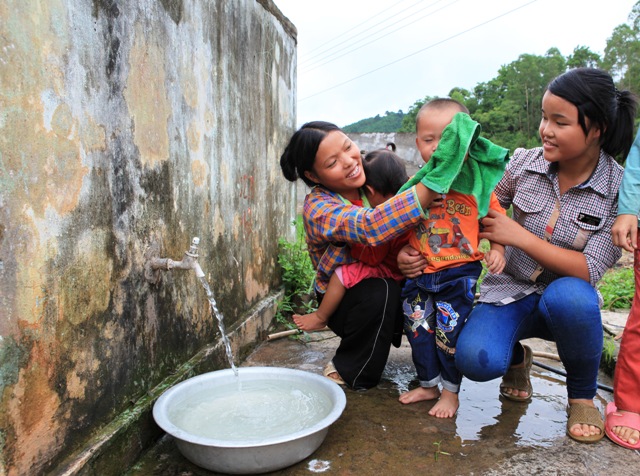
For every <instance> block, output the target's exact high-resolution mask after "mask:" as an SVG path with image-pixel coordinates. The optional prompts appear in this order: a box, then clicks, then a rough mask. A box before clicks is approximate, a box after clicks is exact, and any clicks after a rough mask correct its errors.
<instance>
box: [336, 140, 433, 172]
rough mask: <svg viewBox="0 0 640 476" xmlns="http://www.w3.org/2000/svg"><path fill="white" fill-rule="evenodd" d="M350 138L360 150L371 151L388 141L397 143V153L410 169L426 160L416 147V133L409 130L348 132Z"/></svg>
mask: <svg viewBox="0 0 640 476" xmlns="http://www.w3.org/2000/svg"><path fill="white" fill-rule="evenodd" d="M348 135H349V138H350V139H351V140H352V141H353V142H354V143H355V144H357V145H358V147H359V148H360V150H365V151H367V152H370V151H372V150H375V149H380V148H383V147H385V146H386V144H387V143H388V142H393V143H394V144H395V145H396V154H398V155H399V156H400V157H402V158H403V159H404V160H405V162H406V164H407V168H408V170H410V171H411V170H413V171H415V170H417V169H418V168H420V167H422V165H423V164H424V162H423V161H422V157H420V153H419V152H418V149H417V148H416V135H415V134H413V133H407V132H390V133H384V132H375V133H362V134H348Z"/></svg>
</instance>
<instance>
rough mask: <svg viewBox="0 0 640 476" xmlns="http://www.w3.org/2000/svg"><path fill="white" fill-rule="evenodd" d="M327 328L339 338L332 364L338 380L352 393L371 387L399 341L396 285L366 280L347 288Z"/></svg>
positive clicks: (382, 280) (400, 327) (389, 280)
mask: <svg viewBox="0 0 640 476" xmlns="http://www.w3.org/2000/svg"><path fill="white" fill-rule="evenodd" d="M329 328H331V330H332V331H333V332H335V333H336V335H338V336H339V337H340V345H339V346H338V349H337V350H336V354H335V356H334V357H333V364H334V365H335V367H336V370H337V371H338V373H339V374H340V376H341V377H342V379H343V380H344V381H345V382H346V383H347V385H348V386H349V387H351V388H353V389H354V390H363V389H368V388H372V387H375V386H376V385H377V384H378V382H380V377H381V376H382V372H383V371H384V367H385V365H386V363H387V358H388V357H389V350H390V349H391V344H392V343H393V344H394V345H396V347H397V346H399V345H400V339H401V338H402V312H401V306H400V285H399V284H398V283H397V282H396V281H394V280H393V279H382V278H370V279H365V280H364V281H362V282H360V283H358V284H357V285H355V286H354V287H352V288H350V289H347V292H346V294H345V296H344V298H343V299H342V302H341V303H340V306H339V307H338V309H337V310H336V312H335V313H334V314H333V315H332V316H331V317H330V318H329Z"/></svg>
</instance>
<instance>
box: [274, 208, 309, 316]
mask: <svg viewBox="0 0 640 476" xmlns="http://www.w3.org/2000/svg"><path fill="white" fill-rule="evenodd" d="M294 224H295V227H296V239H295V241H287V240H284V239H281V240H280V241H279V243H278V245H279V248H280V250H279V253H278V264H279V265H280V268H281V270H282V284H283V285H284V297H283V298H282V300H281V301H280V302H279V303H278V309H277V311H276V322H277V323H278V324H279V325H281V326H283V327H285V328H287V329H295V328H296V325H295V324H294V323H293V321H292V320H291V316H292V315H293V314H308V313H310V312H312V311H314V310H315V309H316V307H317V303H316V301H315V294H314V292H313V280H314V278H315V275H316V272H315V270H314V269H313V264H312V263H311V258H310V257H309V252H308V251H307V243H306V242H305V239H304V226H303V224H302V217H301V216H298V217H297V218H296V221H295V222H294Z"/></svg>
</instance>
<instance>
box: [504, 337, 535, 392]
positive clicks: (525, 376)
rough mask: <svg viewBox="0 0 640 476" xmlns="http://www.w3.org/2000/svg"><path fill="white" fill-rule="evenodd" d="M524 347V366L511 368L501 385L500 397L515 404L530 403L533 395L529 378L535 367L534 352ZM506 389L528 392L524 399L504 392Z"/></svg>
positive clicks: (526, 346)
mask: <svg viewBox="0 0 640 476" xmlns="http://www.w3.org/2000/svg"><path fill="white" fill-rule="evenodd" d="M522 347H523V348H524V366H523V367H516V368H511V367H509V369H508V370H507V373H506V374H504V377H502V382H501V383H500V395H502V396H503V397H504V398H506V399H508V400H512V401H514V402H528V401H529V400H531V395H532V394H533V387H532V386H531V377H530V376H529V374H530V373H531V366H532V365H533V352H532V351H531V347H529V346H528V345H523V346H522ZM505 388H515V389H517V390H521V391H524V392H527V395H526V396H524V397H520V396H517V395H511V394H510V393H507V392H506V391H504V389H505Z"/></svg>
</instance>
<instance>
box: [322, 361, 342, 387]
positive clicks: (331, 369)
mask: <svg viewBox="0 0 640 476" xmlns="http://www.w3.org/2000/svg"><path fill="white" fill-rule="evenodd" d="M322 375H324V376H325V377H327V378H328V379H329V380H331V381H333V382H335V383H337V384H338V385H345V381H344V380H342V377H340V374H339V373H338V371H337V370H336V366H335V365H333V360H330V361H329V363H328V364H327V366H326V367H325V368H324V370H323V371H322Z"/></svg>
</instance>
